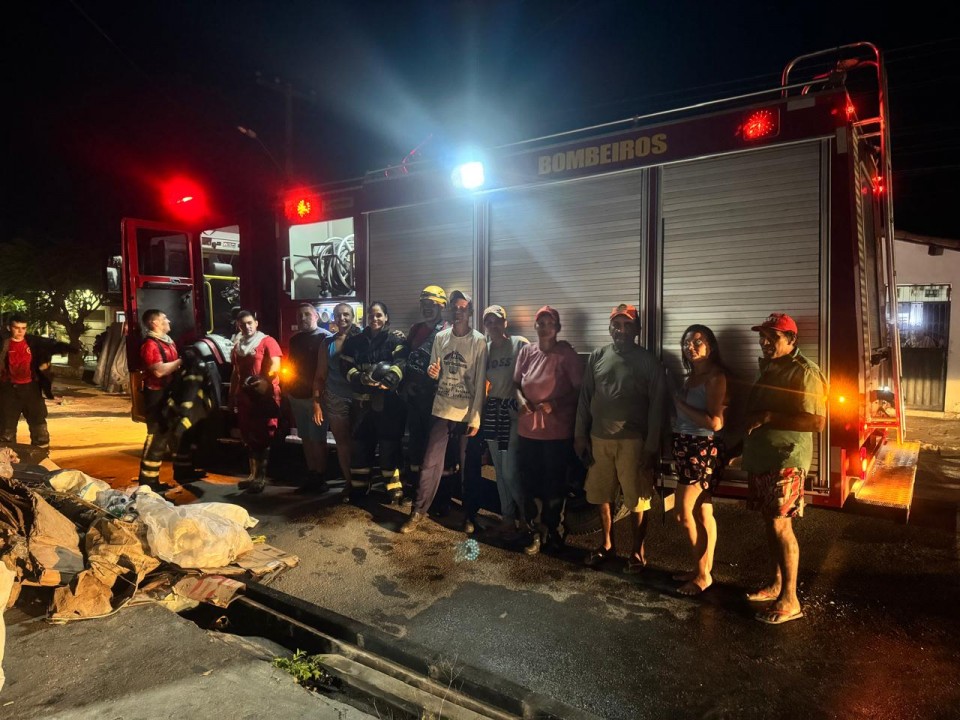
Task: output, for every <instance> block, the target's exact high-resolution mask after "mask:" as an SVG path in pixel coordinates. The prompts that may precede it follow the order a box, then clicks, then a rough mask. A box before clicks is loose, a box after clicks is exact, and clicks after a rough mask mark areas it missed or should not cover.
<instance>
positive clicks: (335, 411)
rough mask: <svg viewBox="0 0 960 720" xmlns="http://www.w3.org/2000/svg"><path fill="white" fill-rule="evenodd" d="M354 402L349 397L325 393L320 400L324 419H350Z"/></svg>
mask: <svg viewBox="0 0 960 720" xmlns="http://www.w3.org/2000/svg"><path fill="white" fill-rule="evenodd" d="M352 402H353V401H352V400H351V399H350V398H348V397H342V396H340V395H334V394H333V393H332V392H330V391H329V390H324V391H323V397H322V398H320V408H321V409H322V410H323V419H324V420H329V419H330V418H336V419H337V420H349V419H350V405H351V403H352Z"/></svg>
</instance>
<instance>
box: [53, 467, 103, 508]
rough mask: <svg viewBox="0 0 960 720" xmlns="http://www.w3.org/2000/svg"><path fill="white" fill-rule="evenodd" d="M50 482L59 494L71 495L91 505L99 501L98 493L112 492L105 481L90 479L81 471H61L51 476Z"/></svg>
mask: <svg viewBox="0 0 960 720" xmlns="http://www.w3.org/2000/svg"><path fill="white" fill-rule="evenodd" d="M49 482H50V487H52V488H53V489H54V490H56V491H57V492H62V493H70V494H71V495H76V496H77V497H80V498H82V499H83V500H86V501H87V502H90V503H95V502H96V501H97V493H100V492H104V491H105V490H110V486H109V485H108V484H107V483H105V482H104V481H103V480H97V478H94V477H90V476H89V475H87V474H86V473H85V472H81V471H80V470H61V471H60V472H57V473H54V474H53V475H51V476H50V479H49Z"/></svg>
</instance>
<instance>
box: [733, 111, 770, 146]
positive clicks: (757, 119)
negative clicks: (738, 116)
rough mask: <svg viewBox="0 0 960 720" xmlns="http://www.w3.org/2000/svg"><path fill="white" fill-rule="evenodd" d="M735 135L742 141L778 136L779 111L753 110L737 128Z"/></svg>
mask: <svg viewBox="0 0 960 720" xmlns="http://www.w3.org/2000/svg"><path fill="white" fill-rule="evenodd" d="M737 134H738V135H740V136H741V137H742V138H743V139H744V140H760V139H762V138H771V137H776V136H777V135H779V134H780V110H779V109H778V108H764V109H763V110H754V111H753V112H751V113H750V114H749V115H748V116H747V118H746V119H745V120H744V121H743V122H742V123H741V124H740V127H738V128H737Z"/></svg>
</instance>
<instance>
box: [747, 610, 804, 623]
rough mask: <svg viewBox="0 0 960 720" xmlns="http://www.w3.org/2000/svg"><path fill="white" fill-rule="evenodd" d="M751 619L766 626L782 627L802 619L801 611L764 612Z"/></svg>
mask: <svg viewBox="0 0 960 720" xmlns="http://www.w3.org/2000/svg"><path fill="white" fill-rule="evenodd" d="M753 617H754V619H755V620H758V621H760V622H762V623H765V624H767V625H783V623H785V622H790V621H791V620H799V619H800V618H802V617H803V610H764V611H762V612H758V613H757V614H756V615H754V616H753Z"/></svg>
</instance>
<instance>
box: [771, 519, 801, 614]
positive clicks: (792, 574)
mask: <svg viewBox="0 0 960 720" xmlns="http://www.w3.org/2000/svg"><path fill="white" fill-rule="evenodd" d="M768 522H769V523H770V536H771V537H772V539H773V543H772V549H773V550H774V551H775V556H774V557H775V560H776V563H777V577H778V578H779V579H780V580H781V587H780V593H779V597H777V599H776V600H775V601H774V603H773V605H772V606H770V610H771V611H774V612H796V611H798V610H800V600H799V599H798V598H797V570H798V569H799V567H800V545H799V543H797V536H796V535H794V533H793V520H791V519H790V518H772V519H770V520H768Z"/></svg>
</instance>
